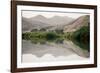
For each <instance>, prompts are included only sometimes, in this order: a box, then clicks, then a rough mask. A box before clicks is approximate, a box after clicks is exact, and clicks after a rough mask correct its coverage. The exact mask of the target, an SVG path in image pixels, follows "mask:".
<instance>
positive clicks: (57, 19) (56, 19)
mask: <svg viewBox="0 0 100 73" xmlns="http://www.w3.org/2000/svg"><path fill="white" fill-rule="evenodd" d="M30 20H32V21H34V20H35V21H40V22H44V23H46V24H49V25H51V26H56V25H62V24H68V23H70V22H72V21H73V20H74V19H73V18H70V17H67V16H53V17H51V18H46V17H44V16H42V15H37V16H35V17H31V18H30Z"/></svg>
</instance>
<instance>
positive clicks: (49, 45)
mask: <svg viewBox="0 0 100 73" xmlns="http://www.w3.org/2000/svg"><path fill="white" fill-rule="evenodd" d="M88 58H89V52H88V51H87V50H84V49H82V48H80V47H79V46H77V45H75V44H74V43H73V42H72V41H65V40H64V41H63V43H54V42H46V43H36V44H35V43H32V42H31V41H28V40H22V62H25V63H27V62H29V63H30V62H50V61H67V60H84V59H88Z"/></svg>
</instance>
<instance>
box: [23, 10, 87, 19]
mask: <svg viewBox="0 0 100 73" xmlns="http://www.w3.org/2000/svg"><path fill="white" fill-rule="evenodd" d="M37 15H43V16H44V17H47V18H51V17H53V16H68V17H71V18H78V17H80V16H82V15H88V14H87V13H74V12H54V11H50V12H49V11H22V16H23V17H26V18H31V17H34V16H37Z"/></svg>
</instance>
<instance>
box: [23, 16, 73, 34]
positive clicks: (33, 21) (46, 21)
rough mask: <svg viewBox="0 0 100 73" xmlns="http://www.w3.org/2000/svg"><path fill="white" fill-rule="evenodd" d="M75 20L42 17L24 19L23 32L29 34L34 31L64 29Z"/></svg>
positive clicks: (61, 17)
mask: <svg viewBox="0 0 100 73" xmlns="http://www.w3.org/2000/svg"><path fill="white" fill-rule="evenodd" d="M74 20H75V19H73V18H70V17H67V16H54V17H51V18H46V17H44V16H42V15H37V16H35V17H31V18H25V17H22V30H23V32H29V31H31V30H33V29H39V30H40V29H41V28H44V29H49V30H55V29H63V28H64V26H65V25H67V24H69V23H70V22H73V21H74Z"/></svg>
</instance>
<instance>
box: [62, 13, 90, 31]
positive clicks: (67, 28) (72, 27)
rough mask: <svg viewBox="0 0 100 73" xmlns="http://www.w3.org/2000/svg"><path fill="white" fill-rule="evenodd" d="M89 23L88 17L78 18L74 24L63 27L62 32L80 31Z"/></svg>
mask: <svg viewBox="0 0 100 73" xmlns="http://www.w3.org/2000/svg"><path fill="white" fill-rule="evenodd" d="M89 21H90V18H89V15H85V16H80V17H79V18H78V19H76V20H75V21H74V22H72V23H70V24H68V25H66V26H65V27H64V32H73V31H76V30H78V29H80V28H81V27H82V26H88V25H89Z"/></svg>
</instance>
